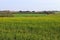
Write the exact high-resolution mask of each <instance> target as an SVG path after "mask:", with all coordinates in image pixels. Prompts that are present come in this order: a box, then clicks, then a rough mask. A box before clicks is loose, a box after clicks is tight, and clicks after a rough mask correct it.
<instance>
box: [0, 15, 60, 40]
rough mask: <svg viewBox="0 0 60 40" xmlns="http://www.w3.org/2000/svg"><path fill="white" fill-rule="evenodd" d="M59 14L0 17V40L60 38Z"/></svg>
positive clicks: (49, 39)
mask: <svg viewBox="0 0 60 40" xmlns="http://www.w3.org/2000/svg"><path fill="white" fill-rule="evenodd" d="M59 15H60V14H56V15H45V16H38V17H36V16H35V17H32V16H28V17H26V16H21V17H0V40H60V16H59Z"/></svg>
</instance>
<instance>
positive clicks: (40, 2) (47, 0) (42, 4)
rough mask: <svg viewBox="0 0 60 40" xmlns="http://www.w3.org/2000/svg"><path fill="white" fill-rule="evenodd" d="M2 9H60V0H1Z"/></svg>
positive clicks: (0, 7) (0, 8) (0, 6)
mask: <svg viewBox="0 0 60 40" xmlns="http://www.w3.org/2000/svg"><path fill="white" fill-rule="evenodd" d="M0 10H17V11H18V10H29V11H32V10H34V11H43V10H60V0H0Z"/></svg>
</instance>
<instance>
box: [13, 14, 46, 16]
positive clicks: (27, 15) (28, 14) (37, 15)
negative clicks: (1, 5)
mask: <svg viewBox="0 0 60 40" xmlns="http://www.w3.org/2000/svg"><path fill="white" fill-rule="evenodd" d="M13 15H14V16H15V17H43V16H47V14H13Z"/></svg>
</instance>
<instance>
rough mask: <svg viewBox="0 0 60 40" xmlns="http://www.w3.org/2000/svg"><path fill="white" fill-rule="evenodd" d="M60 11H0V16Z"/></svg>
mask: <svg viewBox="0 0 60 40" xmlns="http://www.w3.org/2000/svg"><path fill="white" fill-rule="evenodd" d="M55 12H58V11H37V12H36V11H0V17H13V14H48V15H49V14H55Z"/></svg>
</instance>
